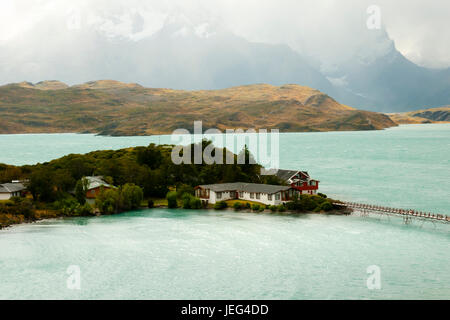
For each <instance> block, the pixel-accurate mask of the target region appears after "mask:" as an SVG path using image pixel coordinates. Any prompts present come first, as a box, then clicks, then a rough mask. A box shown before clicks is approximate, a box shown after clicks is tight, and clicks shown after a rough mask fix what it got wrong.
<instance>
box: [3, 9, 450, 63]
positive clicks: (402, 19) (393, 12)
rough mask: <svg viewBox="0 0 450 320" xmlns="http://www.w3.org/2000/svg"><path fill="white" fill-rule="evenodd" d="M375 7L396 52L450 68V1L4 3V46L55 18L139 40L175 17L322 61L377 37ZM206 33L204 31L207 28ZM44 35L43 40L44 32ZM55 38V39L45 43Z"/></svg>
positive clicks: (349, 50) (423, 61)
mask: <svg viewBox="0 0 450 320" xmlns="http://www.w3.org/2000/svg"><path fill="white" fill-rule="evenodd" d="M370 5H377V6H379V8H380V9H381V22H382V28H384V29H385V30H386V32H387V34H388V36H389V37H390V38H391V39H392V40H393V41H394V42H395V45H396V47H397V49H398V50H399V51H400V52H402V53H403V54H404V55H405V56H406V57H407V58H409V59H410V60H412V61H413V62H415V63H417V64H419V65H422V66H427V67H434V68H443V67H450V54H449V53H450V19H449V16H450V1H443V0H428V1H425V0H395V1H393V0H379V1H375V0H373V1H366V0H171V1H162V0H159V1H154V0H150V1H147V0H146V1H137V0H90V1H88V0H76V1H75V0H0V45H1V44H5V43H8V42H10V43H11V42H14V41H15V40H17V39H20V38H21V37H22V36H23V35H27V36H30V34H31V35H32V34H33V29H34V28H35V27H36V26H38V25H42V24H45V23H46V22H47V21H49V20H52V19H54V18H55V17H57V18H61V17H63V18H64V19H66V20H67V31H64V32H70V30H71V28H75V29H76V28H78V27H79V24H80V23H81V25H82V26H84V27H89V28H96V29H97V30H99V31H101V32H104V33H105V34H108V35H110V36H116V35H121V36H124V37H130V38H131V39H134V40H138V39H140V38H143V37H146V36H149V35H151V34H152V33H154V32H156V31H157V30H158V29H160V28H161V27H162V26H163V25H164V23H165V21H167V20H168V19H171V18H172V17H178V19H179V17H183V18H186V20H188V21H190V22H192V23H194V24H197V25H198V26H200V29H199V30H201V26H202V24H205V23H208V24H209V25H217V26H220V27H223V28H226V29H229V30H231V31H232V32H234V33H235V34H237V35H239V36H242V37H244V38H246V39H248V40H251V41H258V42H267V43H284V44H288V45H289V46H291V47H292V48H293V49H294V50H297V51H299V52H302V53H306V54H309V55H311V54H313V55H317V56H318V57H319V58H321V59H322V60H326V59H332V58H336V57H337V56H341V55H349V54H351V53H352V52H354V51H356V50H361V48H364V47H365V46H366V47H367V48H368V49H367V50H369V51H370V50H374V48H373V47H371V46H370V43H371V41H373V37H377V36H379V34H377V33H373V36H372V34H371V32H370V30H368V29H367V27H366V21H367V19H368V16H369V15H368V14H367V12H366V10H367V8H368V7H369V6H370ZM205 32H207V31H205ZM40 36H41V37H42V35H40ZM41 41H44V42H45V41H51V39H45V37H44V38H43V39H41Z"/></svg>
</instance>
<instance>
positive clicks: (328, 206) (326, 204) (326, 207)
mask: <svg viewBox="0 0 450 320" xmlns="http://www.w3.org/2000/svg"><path fill="white" fill-rule="evenodd" d="M319 208H320V210H323V211H330V210H332V209H333V204H332V203H331V202H329V201H325V202H324V203H322V204H321V205H320V207H319Z"/></svg>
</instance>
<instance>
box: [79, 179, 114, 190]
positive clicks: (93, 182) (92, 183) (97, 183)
mask: <svg viewBox="0 0 450 320" xmlns="http://www.w3.org/2000/svg"><path fill="white" fill-rule="evenodd" d="M85 179H86V180H87V181H88V183H89V184H88V187H87V189H88V190H91V189H95V188H99V187H102V186H103V187H108V188H114V186H112V185H110V184H108V183H106V182H105V181H104V180H103V177H102V176H92V177H85Z"/></svg>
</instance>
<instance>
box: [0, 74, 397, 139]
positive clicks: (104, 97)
mask: <svg viewBox="0 0 450 320" xmlns="http://www.w3.org/2000/svg"><path fill="white" fill-rule="evenodd" d="M196 120H202V121H203V128H204V129H208V128H217V129H219V130H222V131H223V130H225V129H238V128H241V129H268V130H269V129H274V128H275V129H279V130H280V131H281V132H298V131H339V130H340V131H342V130H346V131H347V130H375V129H383V128H387V127H392V126H396V123H395V122H393V121H392V120H391V119H390V118H389V117H388V116H387V115H385V114H381V113H376V112H371V111H362V110H357V109H354V108H352V107H349V106H346V105H343V104H341V103H339V102H337V101H336V100H334V99H333V98H332V97H330V96H329V95H327V94H325V93H322V92H321V91H319V90H316V89H312V88H310V87H306V86H300V85H296V84H288V85H281V86H273V85H269V84H255V85H246V86H238V87H232V88H227V89H221V90H198V91H185V90H173V89H155V88H145V87H143V86H141V85H139V84H135V83H123V82H118V81H112V80H102V81H92V82H87V83H84V84H80V85H73V86H68V85H67V84H65V83H62V82H59V81H43V82H39V83H36V84H33V83H30V82H22V83H16V84H9V85H5V86H0V133H51V132H58V133H60V132H82V133H97V134H102V135H114V136H132V135H152V134H169V133H172V132H173V131H174V130H175V129H180V128H181V129H187V130H189V131H192V129H193V124H194V121H196Z"/></svg>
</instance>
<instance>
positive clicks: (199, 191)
mask: <svg viewBox="0 0 450 320" xmlns="http://www.w3.org/2000/svg"><path fill="white" fill-rule="evenodd" d="M294 194H298V191H297V190H296V189H294V188H292V187H291V186H276V185H269V184H257V183H247V182H234V183H219V184H208V185H199V186H197V187H195V196H196V197H198V198H200V199H201V200H202V201H206V202H207V203H211V204H214V203H216V202H219V201H226V200H235V199H236V200H247V201H254V202H259V203H262V204H266V205H279V204H281V203H284V202H287V201H290V200H291V199H292V197H293V195H294Z"/></svg>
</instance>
